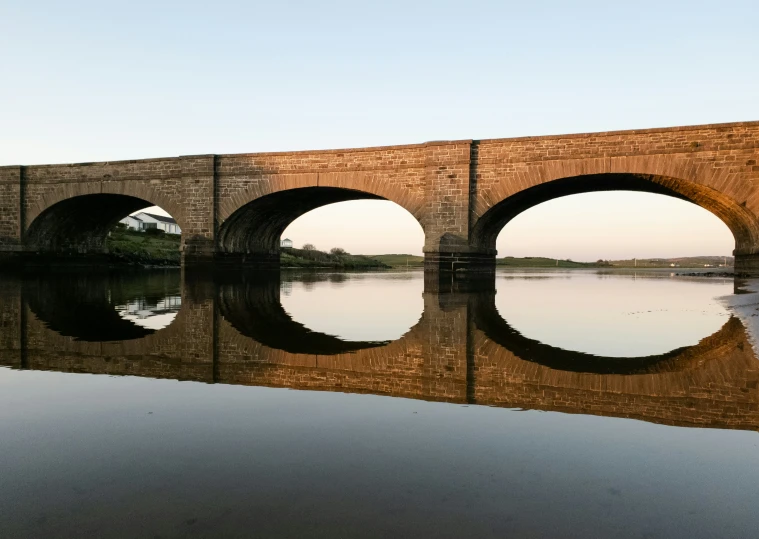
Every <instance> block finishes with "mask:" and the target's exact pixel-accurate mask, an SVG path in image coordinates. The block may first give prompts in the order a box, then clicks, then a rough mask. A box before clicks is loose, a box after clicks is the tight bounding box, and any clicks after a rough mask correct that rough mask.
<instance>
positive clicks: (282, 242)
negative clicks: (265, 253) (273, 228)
mask: <svg viewBox="0 0 759 539" xmlns="http://www.w3.org/2000/svg"><path fill="white" fill-rule="evenodd" d="M279 246H280V247H292V246H293V240H290V239H287V238H285V239H283V240H280V242H279Z"/></svg>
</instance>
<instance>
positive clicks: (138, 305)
mask: <svg viewBox="0 0 759 539" xmlns="http://www.w3.org/2000/svg"><path fill="white" fill-rule="evenodd" d="M181 307H182V296H180V295H176V296H167V297H164V298H161V299H159V300H157V301H155V300H152V299H149V298H145V297H141V298H135V299H132V300H130V301H129V302H128V303H125V304H123V305H116V306H115V307H114V308H115V309H116V312H117V313H119V316H120V317H121V318H123V319H124V320H129V321H130V322H132V323H133V324H135V325H137V326H142V327H144V328H149V329H163V328H165V327H166V326H168V325H169V324H171V322H173V321H174V318H176V316H177V312H179V309H180V308H181Z"/></svg>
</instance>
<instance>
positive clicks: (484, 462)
mask: <svg viewBox="0 0 759 539" xmlns="http://www.w3.org/2000/svg"><path fill="white" fill-rule="evenodd" d="M734 290H735V287H734V284H733V282H732V281H726V280H719V279H717V280H714V279H684V278H679V277H676V276H671V275H670V274H669V273H644V274H629V275H627V274H624V275H623V274H609V273H596V272H586V271H580V272H539V273H537V272H521V271H520V272H502V273H499V275H498V276H497V278H496V282H495V287H492V286H491V287H488V286H484V287H479V288H477V291H476V292H471V291H470V292H467V291H465V290H463V289H462V288H461V287H457V286H448V285H447V283H439V282H433V283H431V282H429V281H428V282H426V283H425V279H424V278H423V276H422V275H421V273H415V272H410V273H406V272H403V273H389V274H335V273H322V274H297V273H295V274H287V273H283V274H282V276H281V278H276V279H271V278H264V277H261V276H246V277H244V278H235V279H215V280H214V279H208V278H194V277H192V276H191V275H185V276H182V275H180V274H179V273H178V272H171V271H160V272H142V273H139V274H110V275H103V276H99V277H82V276H71V275H58V276H47V277H34V278H32V277H26V278H24V279H18V278H10V277H4V278H3V279H2V280H1V281H0V363H2V364H3V365H5V366H6V368H2V369H0V432H1V433H2V436H0V459H2V464H3V466H2V469H3V475H2V479H0V507H2V510H1V511H0V535H2V536H3V537H53V536H54V537H83V536H93V537H135V536H138V537H387V536H399V537H405V536H415V537H461V536H470V537H689V538H691V537H755V533H756V529H757V525H759V516H757V513H756V511H755V507H754V505H755V498H756V492H757V490H756V489H757V487H756V485H757V484H759V437H757V429H758V428H759V368H757V363H756V357H755V355H754V351H753V348H752V346H751V343H750V340H749V337H748V335H747V332H746V329H745V327H744V323H743V322H742V320H741V319H740V318H739V317H737V316H735V314H734V313H733V312H732V311H731V310H730V309H729V308H728V307H726V305H728V304H729V301H727V300H729V298H730V297H731V296H732V294H733V293H734Z"/></svg>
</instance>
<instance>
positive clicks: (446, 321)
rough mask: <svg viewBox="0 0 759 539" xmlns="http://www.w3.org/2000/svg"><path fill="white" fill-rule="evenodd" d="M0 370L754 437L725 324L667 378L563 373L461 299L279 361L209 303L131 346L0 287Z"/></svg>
mask: <svg viewBox="0 0 759 539" xmlns="http://www.w3.org/2000/svg"><path fill="white" fill-rule="evenodd" d="M0 294H2V295H1V296H0V300H2V301H1V302H0V323H1V324H2V325H1V326H0V364H3V365H8V366H13V367H21V368H27V369H36V370H52V371H61V372H78V373H93V374H109V375H132V376H145V377H151V378H169V379H179V380H192V381H198V382H206V383H227V384H241V385H255V386H271V387H287V388H293V389H307V390H323V391H341V392H351V393H371V394H377V395H392V396H399V397H405V398H413V399H421V400H434V401H444V402H452V403H473V404H474V403H476V404H483V405H490V406H501V407H508V408H529V409H543V410H553V411H561V412H568V413H583V414H592V415H604V416H614V417H628V418H636V419H642V420H646V421H653V422H658V423H664V424H672V425H682V426H705V427H718V428H739V429H749V430H757V429H759V367H757V365H756V359H755V356H754V352H753V350H752V348H751V345H750V343H749V341H748V339H747V336H746V333H745V330H744V329H743V326H742V325H741V324H740V323H739V322H738V321H737V320H733V322H731V323H728V324H726V325H725V327H724V328H723V329H722V330H720V331H719V332H717V333H715V334H714V335H712V336H710V337H707V338H705V339H703V340H702V341H701V342H700V343H699V344H698V345H696V346H694V347H690V348H688V349H685V350H684V351H683V352H682V354H681V355H682V356H683V357H682V358H679V357H675V358H670V359H669V360H668V362H667V364H668V365H672V366H675V367H676V368H675V369H674V370H667V369H662V370H661V371H660V372H654V371H652V372H653V373H646V374H633V375H618V374H605V375H600V374H591V373H582V372H567V371H562V370H557V369H553V368H549V367H547V366H544V365H541V364H539V363H535V362H534V361H528V360H525V359H523V358H521V357H519V356H518V355H517V354H515V353H514V352H513V351H511V350H509V349H507V348H504V346H502V345H500V344H498V343H496V342H494V341H493V340H491V339H490V338H488V337H487V335H486V334H485V333H484V332H483V331H481V330H480V329H479V328H478V327H477V326H476V324H475V323H474V320H475V319H476V318H477V317H476V316H474V315H473V314H472V309H475V308H482V306H481V305H478V301H476V299H475V300H473V299H472V296H471V295H467V294H436V293H429V292H428V293H425V310H424V314H423V316H422V319H421V320H420V322H419V323H418V324H417V325H416V326H415V327H413V328H411V329H410V330H409V332H408V333H407V334H406V335H404V336H403V337H402V338H400V339H398V340H396V341H394V342H391V343H389V344H387V345H386V346H383V347H377V348H368V349H364V350H358V351H355V352H352V353H341V354H334V355H314V354H305V353H288V352H284V351H283V350H279V349H275V348H271V347H268V346H266V345H263V344H261V343H260V342H257V341H255V340H253V339H251V338H250V337H248V336H246V335H243V334H241V333H240V332H239V331H238V330H237V329H235V327H233V326H232V325H231V324H230V323H229V322H228V321H227V320H226V319H225V318H224V316H223V313H220V312H219V309H218V306H217V305H215V300H214V298H213V297H212V296H208V295H205V296H203V295H201V296H198V297H192V296H191V295H190V294H189V293H188V291H187V290H185V292H184V294H183V296H184V299H183V307H182V310H181V311H180V313H179V314H178V316H177V318H176V319H175V321H174V322H173V323H172V324H171V325H170V326H168V327H167V328H165V329H163V330H160V331H158V332H156V333H154V334H152V335H149V336H147V337H144V338H141V339H134V340H129V341H115V342H82V341H77V340H76V339H75V338H73V337H63V336H61V335H59V334H57V333H55V332H54V331H52V330H50V329H48V327H47V324H46V323H45V321H43V320H40V319H38V318H37V317H36V316H35V314H34V313H33V312H32V311H31V310H30V309H29V307H25V306H24V305H23V302H22V300H21V297H20V294H19V291H18V289H13V288H12V287H0Z"/></svg>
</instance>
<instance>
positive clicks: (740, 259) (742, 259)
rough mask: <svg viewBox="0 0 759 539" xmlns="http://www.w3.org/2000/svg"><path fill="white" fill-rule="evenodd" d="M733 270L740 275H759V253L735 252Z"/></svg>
mask: <svg viewBox="0 0 759 539" xmlns="http://www.w3.org/2000/svg"><path fill="white" fill-rule="evenodd" d="M734 272H735V275H736V276H740V277H757V276H759V253H746V254H738V253H735V268H734Z"/></svg>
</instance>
